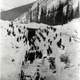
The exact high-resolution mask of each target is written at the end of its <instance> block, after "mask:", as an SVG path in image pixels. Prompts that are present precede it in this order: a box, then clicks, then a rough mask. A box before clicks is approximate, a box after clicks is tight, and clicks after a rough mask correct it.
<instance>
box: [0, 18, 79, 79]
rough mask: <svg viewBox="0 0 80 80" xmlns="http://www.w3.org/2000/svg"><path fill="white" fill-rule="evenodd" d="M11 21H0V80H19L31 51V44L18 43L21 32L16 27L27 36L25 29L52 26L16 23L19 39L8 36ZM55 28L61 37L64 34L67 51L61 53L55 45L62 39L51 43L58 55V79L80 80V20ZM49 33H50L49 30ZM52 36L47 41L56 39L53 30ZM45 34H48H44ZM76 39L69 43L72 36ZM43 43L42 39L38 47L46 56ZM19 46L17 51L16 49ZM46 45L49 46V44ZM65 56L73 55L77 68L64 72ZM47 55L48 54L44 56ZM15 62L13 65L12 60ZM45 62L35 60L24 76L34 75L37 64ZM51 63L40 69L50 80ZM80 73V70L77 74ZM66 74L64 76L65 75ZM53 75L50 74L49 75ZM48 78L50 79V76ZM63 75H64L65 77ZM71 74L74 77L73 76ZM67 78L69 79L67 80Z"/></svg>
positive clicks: (71, 57)
mask: <svg viewBox="0 0 80 80" xmlns="http://www.w3.org/2000/svg"><path fill="white" fill-rule="evenodd" d="M9 23H10V22H8V21H1V20H0V24H1V25H0V65H1V66H0V73H1V76H0V79H1V80H19V73H20V71H21V67H22V61H23V60H24V55H25V51H26V49H29V45H28V43H27V45H26V44H24V43H23V40H21V41H20V42H19V43H18V42H17V41H16V38H17V37H19V36H21V35H20V33H18V32H17V27H16V25H18V28H21V30H22V31H23V32H26V35H27V30H25V29H23V27H24V26H25V28H34V29H45V28H47V26H48V27H50V26H49V25H46V24H42V23H41V24H38V23H29V24H20V23H19V24H18V23H15V22H14V28H15V33H16V35H17V36H16V37H13V36H12V35H10V36H8V35H7V29H9V30H10V29H11V28H10V27H9ZM53 27H54V28H56V29H57V31H56V33H57V34H59V33H60V32H61V33H62V34H63V36H61V37H62V40H63V44H65V46H67V47H66V49H65V50H60V49H59V48H58V47H57V46H56V42H57V41H58V40H59V39H60V36H59V35H58V36H59V37H58V38H57V40H56V41H53V44H52V50H53V53H55V55H56V57H57V59H56V65H57V71H58V73H57V74H56V75H57V76H58V78H57V80H79V79H80V76H79V74H80V72H79V71H80V66H77V64H78V65H80V62H79V61H80V54H79V53H80V18H78V19H74V20H73V21H71V22H68V24H64V25H57V26H53ZM49 31H50V30H49ZM49 33H50V35H49V36H47V38H50V39H51V37H52V36H53V33H52V32H51V31H50V32H49ZM22 35H23V34H22ZM44 35H45V34H44ZM70 36H71V37H73V40H72V42H71V43H69V42H68V38H69V37H70ZM44 43H46V42H43V40H42V41H41V43H40V44H37V45H39V46H40V49H41V50H43V53H46V48H47V47H43V45H44ZM16 45H17V46H19V48H18V49H17V48H16V47H15V46H16ZM46 45H47V43H46ZM63 53H66V54H67V55H70V59H71V62H72V66H73V65H74V66H75V67H71V68H70V70H64V69H63V68H64V66H65V65H64V64H63V63H61V62H60V60H59V57H60V55H61V54H63ZM45 55H46V54H45ZM45 55H44V56H45ZM13 59H14V60H15V61H13V62H12V60H13ZM41 62H42V60H35V61H34V63H33V64H31V65H30V67H29V68H28V69H27V70H25V69H24V71H25V73H26V74H27V73H28V74H31V75H34V72H35V71H36V65H37V64H41ZM48 65H49V64H48V62H47V60H45V62H44V65H42V67H41V69H40V70H41V73H42V72H44V73H42V75H46V74H47V80H48V79H49V78H50V76H51V75H52V73H51V72H50V70H48ZM78 70H79V71H78ZM64 73H65V74H64ZM49 74H50V75H49ZM48 75H49V76H48ZM63 75H64V76H63ZM70 75H71V76H70ZM53 78H54V80H56V77H51V78H50V79H51V80H52V79H53ZM65 78H66V79H65Z"/></svg>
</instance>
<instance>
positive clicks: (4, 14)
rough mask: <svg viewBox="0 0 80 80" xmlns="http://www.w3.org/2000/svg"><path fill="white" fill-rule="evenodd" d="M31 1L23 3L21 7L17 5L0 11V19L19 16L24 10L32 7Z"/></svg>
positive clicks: (11, 18) (10, 18)
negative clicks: (26, 3)
mask: <svg viewBox="0 0 80 80" xmlns="http://www.w3.org/2000/svg"><path fill="white" fill-rule="evenodd" d="M33 3H34V2H33ZM33 3H30V4H28V5H24V6H21V7H17V8H14V9H11V10H8V11H3V12H1V19H2V20H14V19H15V18H17V17H19V16H20V15H21V14H23V13H24V12H26V11H28V10H29V9H30V8H31V7H32V5H33Z"/></svg>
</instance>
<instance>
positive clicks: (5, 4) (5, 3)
mask: <svg viewBox="0 0 80 80" xmlns="http://www.w3.org/2000/svg"><path fill="white" fill-rule="evenodd" d="M33 1H36V0H0V9H2V10H9V9H12V8H15V7H19V6H22V5H25V4H29V3H31V2H33Z"/></svg>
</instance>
